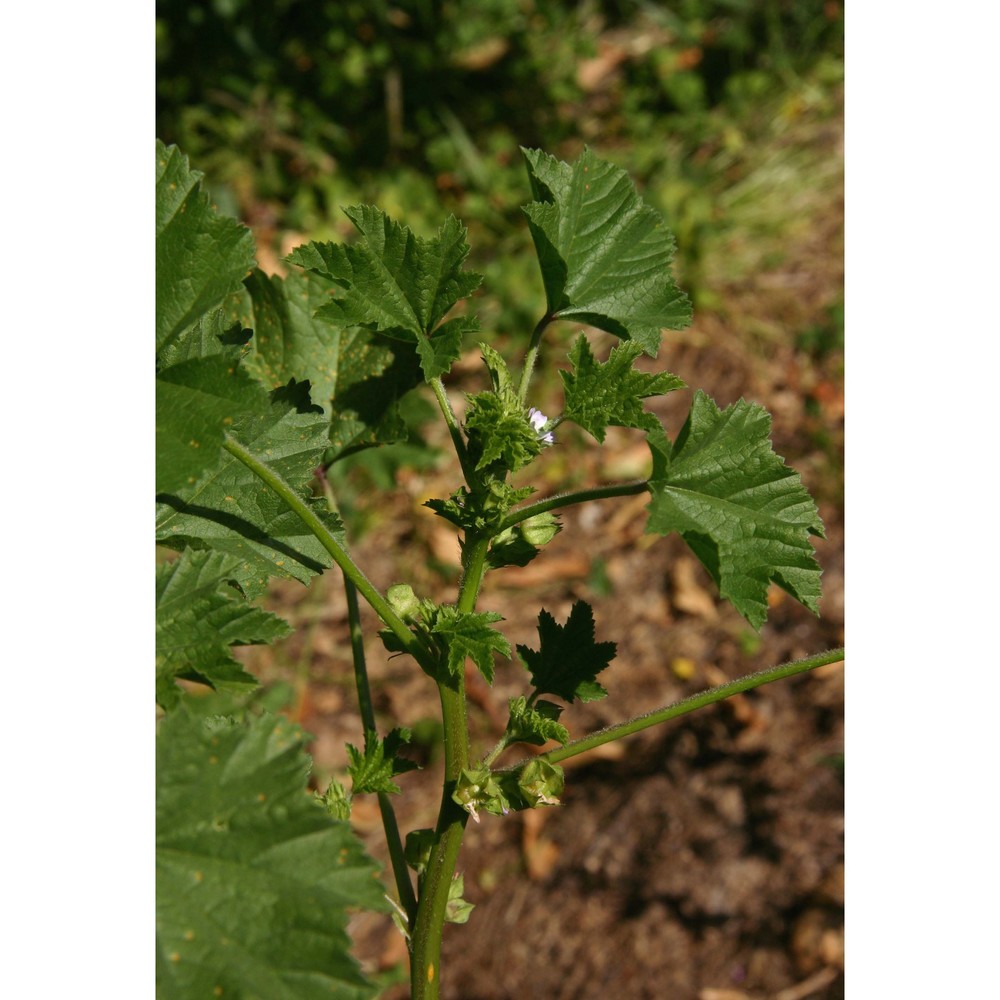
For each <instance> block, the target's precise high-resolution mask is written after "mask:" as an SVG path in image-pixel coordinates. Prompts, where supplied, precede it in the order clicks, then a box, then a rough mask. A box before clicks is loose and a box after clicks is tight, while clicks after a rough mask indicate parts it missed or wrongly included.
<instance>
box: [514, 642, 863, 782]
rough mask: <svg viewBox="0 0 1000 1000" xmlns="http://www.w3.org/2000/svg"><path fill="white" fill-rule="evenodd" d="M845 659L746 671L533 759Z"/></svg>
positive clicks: (832, 655)
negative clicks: (734, 677)
mask: <svg viewBox="0 0 1000 1000" xmlns="http://www.w3.org/2000/svg"><path fill="white" fill-rule="evenodd" d="M843 658H844V650H843V647H841V648H839V649H830V650H827V651H826V652H825V653H817V654H816V655H815V656H809V657H807V658H806V659H804V660H792V661H790V662H789V663H782V664H781V665H780V666H777V667H771V668H769V669H768V670H760V671H758V672H757V673H753V674H747V675H746V676H745V677H740V678H739V679H738V680H735V681H729V683H727V684H720V685H719V686H718V687H714V688H709V689H708V690H707V691H702V692H701V693H700V694H694V695H691V696H690V697H689V698H684V699H683V700H682V701H678V702H675V703H674V704H672V705H667V706H666V707H665V708H658V709H656V710H655V711H653V712H647V713H646V714H645V715H638V716H636V717H635V718H634V719H630V720H629V721H628V722H622V723H619V724H618V725H615V726H608V727H607V728H606V729H601V730H598V731H597V732H596V733H591V734H590V736H585V737H584V738H583V739H580V740H574V741H573V742H572V743H567V744H566V746H564V747H558V748H556V749H555V750H549V751H548V752H547V753H543V754H539V755H538V756H537V757H533V758H531V759H532V760H547V761H549V763H551V764H557V763H559V761H561V760H568V759H569V758H570V757H576V756H577V755H579V754H581V753H586V752H587V751H588V750H593V749H594V748H595V747H599V746H603V745H604V744H605V743H611V742H613V741H614V740H620V739H622V738H624V737H625V736H631V735H632V734H633V733H638V732H641V731H642V730H643V729H648V728H649V727H650V726H657V725H659V724H660V723H661V722H667V721H669V720H670V719H676V718H677V717H678V716H681V715H687V714H688V713H689V712H694V711H696V710H697V709H699V708H704V707H705V706H706V705H711V704H713V703H714V702H717V701H723V700H724V699H726V698H730V697H732V696H733V695H734V694H740V693H741V692H742V691H750V690H752V689H753V688H757V687H761V686H762V685H764V684H770V683H771V682H772V681H778V680H781V679H782V678H783V677H792V676H793V675H795V674H801V673H805V671H807V670H815V669H816V668H817V667H823V666H826V664H828V663H838V662H839V661H841V660H843ZM527 763H528V761H527V760H524V761H520V762H519V763H517V764H514V765H512V766H511V767H509V768H504V770H505V771H517V770H520V769H521V768H523V767H524V766H525V765H526V764H527Z"/></svg>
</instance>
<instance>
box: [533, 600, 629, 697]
mask: <svg viewBox="0 0 1000 1000" xmlns="http://www.w3.org/2000/svg"><path fill="white" fill-rule="evenodd" d="M538 638H539V643H540V645H539V648H538V650H537V651H536V650H534V649H529V648H528V647H527V646H522V645H518V647H517V652H518V654H519V655H520V657H521V659H522V660H523V661H524V665H525V666H526V667H527V668H528V671H529V672H530V673H531V680H532V683H533V684H534V686H535V690H536V691H537V692H538V693H539V694H543V693H548V694H554V695H558V697H560V698H562V699H563V700H564V701H569V702H572V701H573V699H574V698H579V699H580V701H596V700H597V699H598V698H603V697H605V696H606V695H607V693H608V692H607V691H605V690H604V688H603V687H601V685H600V684H598V683H597V681H596V679H595V678H596V677H597V675H598V674H599V673H600V672H601V671H602V670H603V669H604V668H605V667H606V666H607V665H608V664H609V663H610V662H611V661H612V659H614V655H615V649H616V646H615V644H614V643H613V642H595V641H594V612H593V609H592V608H591V607H590V605H589V604H588V603H587V602H586V601H577V602H576V603H575V604H574V605H573V609H572V610H571V611H570V613H569V618H568V619H567V620H566V624H565V625H560V624H558V623H557V622H556V620H555V619H554V618H553V617H552V615H550V614H549V613H548V612H547V611H545V610H544V609H543V610H542V611H541V612H539V615H538Z"/></svg>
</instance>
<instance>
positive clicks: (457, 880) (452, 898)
mask: <svg viewBox="0 0 1000 1000" xmlns="http://www.w3.org/2000/svg"><path fill="white" fill-rule="evenodd" d="M464 892H465V877H464V876H462V875H458V874H456V875H455V876H454V878H452V880H451V885H449V886H448V905H447V906H446V907H445V911H444V919H445V921H446V922H447V923H449V924H465V923H468V922H469V916H470V914H471V913H472V911H473V910H474V909H475V908H476V904H475V903H469V902H467V901H466V900H464V899H462V894H463V893H464Z"/></svg>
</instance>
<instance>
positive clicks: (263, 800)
mask: <svg viewBox="0 0 1000 1000" xmlns="http://www.w3.org/2000/svg"><path fill="white" fill-rule="evenodd" d="M257 801H258V802H266V801H267V796H266V795H265V794H264V793H263V792H261V793H260V795H258V796H257Z"/></svg>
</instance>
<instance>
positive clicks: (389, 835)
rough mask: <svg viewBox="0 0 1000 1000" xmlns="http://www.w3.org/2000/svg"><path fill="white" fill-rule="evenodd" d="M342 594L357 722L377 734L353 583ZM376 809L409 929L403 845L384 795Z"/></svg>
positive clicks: (413, 910) (413, 912) (411, 899)
mask: <svg viewBox="0 0 1000 1000" xmlns="http://www.w3.org/2000/svg"><path fill="white" fill-rule="evenodd" d="M344 593H345V594H346V596H347V617H348V621H349V623H350V629H351V653H352V656H353V659H354V681H355V685H356V687H357V689H358V706H359V707H360V709H361V723H362V725H363V726H364V728H365V733H366V734H367V733H368V732H369V731H371V732H377V730H376V728H375V708H374V706H373V704H372V692H371V687H370V686H369V684H368V668H367V665H366V663H365V644H364V636H363V634H362V631H361V609H360V608H359V607H358V592H357V588H356V587H355V586H354V584H353V583H352V582H351V581H350V580H349V579H348V578H347V577H346V576H345V577H344ZM378 808H379V812H380V813H381V814H382V827H383V829H384V830H385V842H386V846H387V847H388V848H389V860H390V863H391V864H392V875H393V878H394V879H395V881H396V891H397V892H398V893H399V902H400V904H401V905H402V907H403V909H404V910H405V911H406V916H407V919H408V921H409V925H410V927H411V928H412V927H413V923H414V921H415V920H416V916H417V897H416V894H415V893H414V892H413V883H412V882H411V881H410V870H409V868H407V866H406V858H405V856H404V853H403V842H402V840H401V839H400V836H399V824H398V823H397V822H396V812H395V810H394V809H393V807H392V801H391V800H390V799H389V796H388V794H386V793H385V792H379V793H378Z"/></svg>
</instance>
